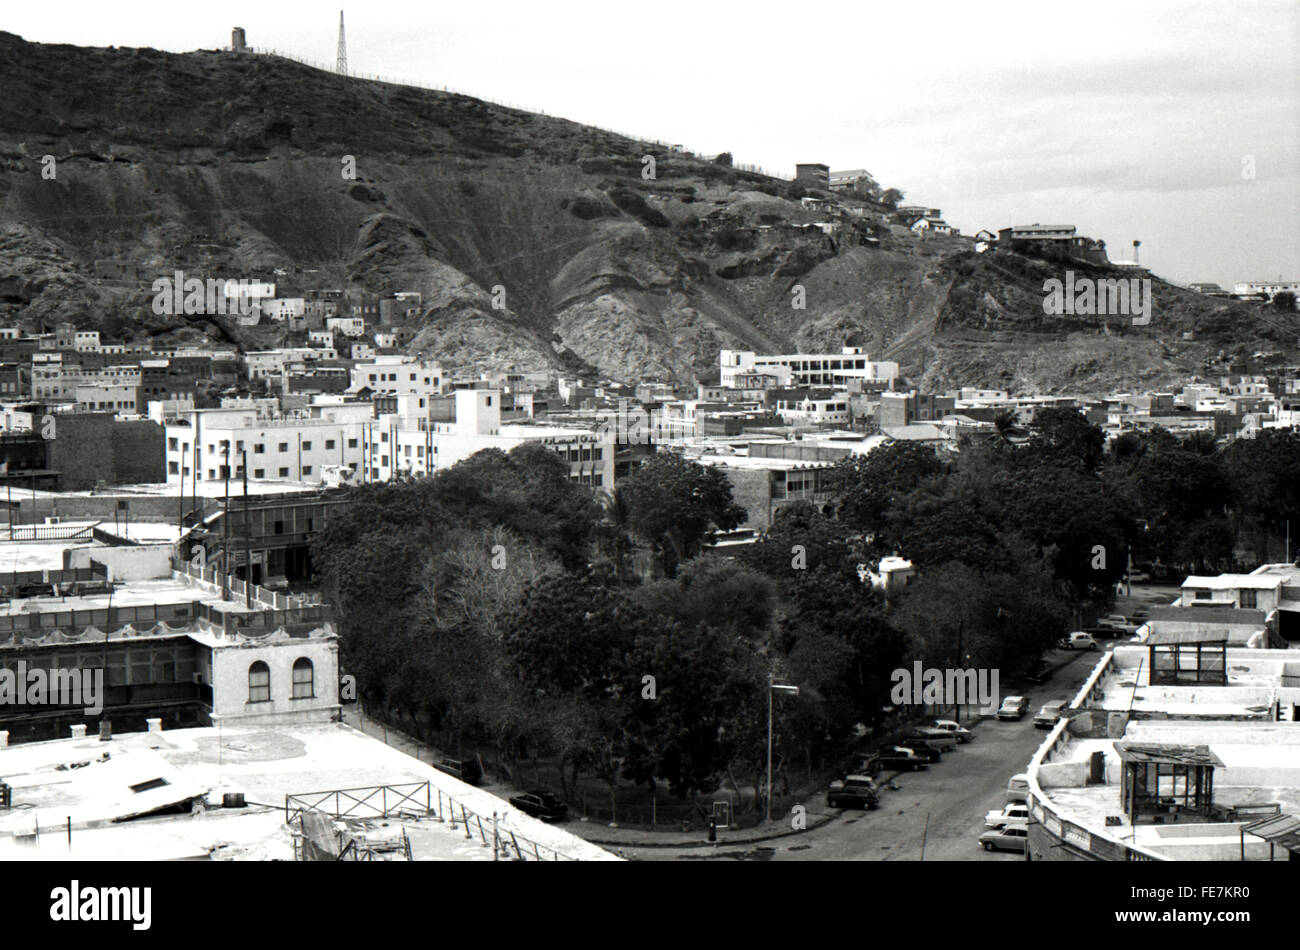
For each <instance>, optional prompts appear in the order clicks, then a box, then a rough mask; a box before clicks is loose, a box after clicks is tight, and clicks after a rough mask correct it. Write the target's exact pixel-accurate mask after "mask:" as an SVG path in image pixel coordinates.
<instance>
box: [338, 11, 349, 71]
mask: <svg viewBox="0 0 1300 950" xmlns="http://www.w3.org/2000/svg"><path fill="white" fill-rule="evenodd" d="M337 71H338V74H339V75H340V76H346V75H347V74H348V41H347V38H346V37H345V36H344V35H343V11H342V10H340V11H339V62H338V67H337Z"/></svg>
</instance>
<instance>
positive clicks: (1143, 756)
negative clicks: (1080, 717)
mask: <svg viewBox="0 0 1300 950" xmlns="http://www.w3.org/2000/svg"><path fill="white" fill-rule="evenodd" d="M1115 751H1116V752H1118V753H1119V758H1120V761H1121V762H1150V763H1160V764H1162V765H1210V766H1222V765H1223V762H1222V761H1221V760H1220V759H1219V757H1218V756H1217V755H1215V754H1214V753H1213V752H1211V751H1210V747H1209V746H1207V745H1160V744H1147V743H1138V742H1117V743H1115Z"/></svg>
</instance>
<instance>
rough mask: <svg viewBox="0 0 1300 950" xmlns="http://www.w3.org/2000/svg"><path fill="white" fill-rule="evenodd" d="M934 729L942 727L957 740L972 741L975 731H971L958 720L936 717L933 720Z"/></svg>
mask: <svg viewBox="0 0 1300 950" xmlns="http://www.w3.org/2000/svg"><path fill="white" fill-rule="evenodd" d="M934 728H935V729H942V730H943V731H944V732H950V733H952V734H953V735H954V736H956V737H957V741H958V742H974V741H975V733H973V732H971V731H970V730H969V729H967V728H966V727H965V726H963V725H962V724H961V723H959V722H953V721H952V720H951V719H936V720H935V721H934Z"/></svg>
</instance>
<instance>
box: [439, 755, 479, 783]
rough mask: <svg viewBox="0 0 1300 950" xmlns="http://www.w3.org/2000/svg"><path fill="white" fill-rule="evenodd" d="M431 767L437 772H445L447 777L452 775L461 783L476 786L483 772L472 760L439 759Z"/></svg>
mask: <svg viewBox="0 0 1300 950" xmlns="http://www.w3.org/2000/svg"><path fill="white" fill-rule="evenodd" d="M433 767H434V768H435V769H437V770H438V771H439V772H446V773H447V774H448V775H454V776H456V778H458V779H460V780H461V781H462V782H467V783H469V784H470V785H477V784H478V783H479V782H481V781H482V780H483V770H482V769H481V768H479V764H478V762H477V761H476V760H474V759H445V758H444V759H439V760H438V761H437V762H435V763H433Z"/></svg>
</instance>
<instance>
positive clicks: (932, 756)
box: [898, 736, 943, 762]
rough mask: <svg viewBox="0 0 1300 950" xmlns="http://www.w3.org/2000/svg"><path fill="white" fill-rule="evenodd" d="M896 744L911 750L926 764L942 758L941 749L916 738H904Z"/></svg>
mask: <svg viewBox="0 0 1300 950" xmlns="http://www.w3.org/2000/svg"><path fill="white" fill-rule="evenodd" d="M898 744H899V745H900V746H902V747H903V748H904V749H911V750H912V751H913V752H915V753H916V754H917V755H919V756H920V757H921V758H923V759H925V761H927V762H938V761H939V760H940V759H942V758H943V750H942V749H939V748H938V747H937V746H934V745H931V744H930V743H929V742H927V741H926V740H925V739H921V738H918V737H916V736H905V737H904V738H902V739H899V740H898Z"/></svg>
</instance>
